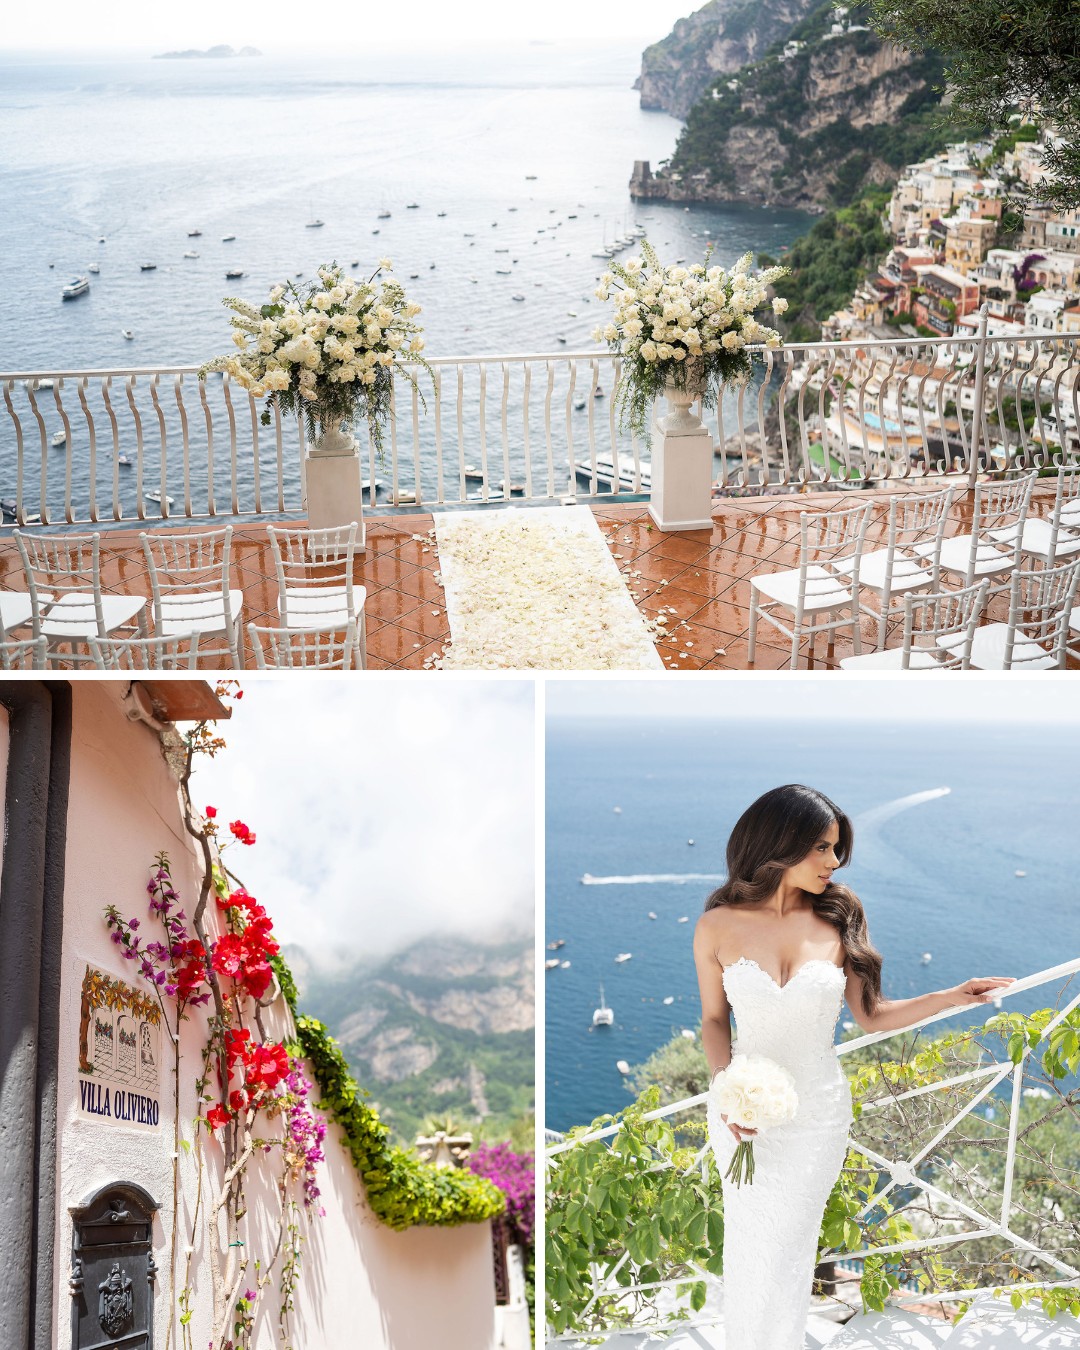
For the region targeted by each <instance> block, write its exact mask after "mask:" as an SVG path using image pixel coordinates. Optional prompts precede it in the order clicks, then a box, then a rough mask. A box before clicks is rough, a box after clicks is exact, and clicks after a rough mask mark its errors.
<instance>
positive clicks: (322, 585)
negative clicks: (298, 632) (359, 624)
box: [266, 520, 359, 623]
mask: <svg viewBox="0 0 1080 1350" xmlns="http://www.w3.org/2000/svg"><path fill="white" fill-rule="evenodd" d="M358 528H359V526H358V524H357V522H356V521H355V520H354V521H353V522H352V523H351V524H349V525H341V526H336V527H333V528H331V529H325V530H301V529H289V528H282V527H280V526H276V525H268V526H267V527H266V529H267V533H268V534H269V536H270V548H271V551H272V553H273V555H274V570H275V572H276V573H277V583H278V613H279V615H280V617H281V621H282V623H287V622H288V618H289V609H288V601H289V593H290V592H292V593H293V594H296V593H297V592H302V591H304V590H318V589H326V588H331V587H332V588H335V589H337V588H340V589H341V590H343V591H344V593H345V597H344V604H343V605H342V608H344V609H346V610H347V612H348V613H349V614H353V613H354V612H355V609H354V598H353V584H354V583H353V559H354V557H355V554H356V534H357V530H358Z"/></svg>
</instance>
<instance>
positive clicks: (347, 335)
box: [199, 258, 429, 450]
mask: <svg viewBox="0 0 1080 1350" xmlns="http://www.w3.org/2000/svg"><path fill="white" fill-rule="evenodd" d="M392 267H393V264H392V263H391V261H390V259H389V258H383V259H381V260H380V262H379V265H378V267H377V268H376V269H375V271H374V272H373V273H372V274H371V276H370V277H369V278H368V280H367V281H359V282H357V281H354V280H353V278H352V277H350V276H346V275H345V274H344V273H343V272H342V270H341V268H340V267H338V265H337V264H336V263H332V264H330V265H329V266H326V267H320V268H319V271H318V274H317V279H315V280H312V281H311V282H309V283H308V284H307V285H306V287H304V288H303V289H301V288H300V287H298V286H296V285H295V284H294V283H293V282H291V281H286V282H284V283H282V284H281V285H280V286H275V287H274V288H273V290H271V292H270V296H269V303H267V304H265V305H263V306H261V307H260V308H258V309H256V308H255V306H254V305H250V304H248V303H247V301H245V300H238V299H235V298H233V297H231V296H226V298H225V299H224V300H223V301H222V304H224V305H227V306H228V308H229V309H231V310H233V312H234V316H233V318H231V319H230V320H229V322H230V323H231V324H232V326H233V328H234V329H235V332H234V333H233V341H234V342H235V343H236V346H237V348H238V349H239V351H238V352H237V353H236V354H234V355H230V356H218V357H215V358H214V360H212V361H208V362H207V363H206V364H205V365H204V366H202V367H201V368H200V370H199V379H200V380H202V379H205V378H206V376H207V374H208V372H209V371H212V370H223V371H225V372H226V373H227V374H228V375H229V376H231V377H232V379H234V380H236V382H237V383H238V384H240V385H242V386H243V388H245V389H247V390H249V391H250V393H251V394H253V395H254V396H255V398H262V397H263V396H264V395H265V394H272V395H273V396H274V397H275V398H276V399H277V403H278V406H279V407H280V408H281V410H282V411H283V412H286V413H303V414H304V415H305V417H306V420H307V426H308V432H309V434H310V436H311V437H312V439H313V440H314V439H316V437H317V436H318V431H317V427H316V424H321V426H322V427H323V429H324V430H325V429H328V428H330V427H335V426H338V425H339V424H341V423H349V422H351V421H352V420H353V419H354V418H355V417H356V416H357V414H358V413H359V415H360V416H361V417H366V418H367V421H368V425H369V426H370V427H371V431H372V435H373V437H374V440H375V444H376V447H377V448H379V449H380V450H381V448H382V424H383V422H384V421H385V419H386V415H387V413H388V412H389V411H390V397H391V393H392V391H393V384H394V367H395V365H401V364H402V363H405V364H417V365H421V366H423V367H424V368H425V369H429V367H428V365H427V362H426V361H425V360H424V358H423V356H421V354H420V353H421V352H422V351H423V348H424V340H423V338H422V337H421V331H422V330H421V328H420V326H419V324H417V323H416V322H415V319H416V316H417V315H418V314H419V313H420V306H419V305H417V304H414V303H413V302H411V301H409V300H406V298H405V292H404V290H403V289H402V286H401V284H400V282H398V281H397V280H395V278H394V277H393V275H391V271H392ZM383 273H386V274H387V275H386V276H384V277H383V278H382V280H381V281H380V280H378V278H379V277H380V276H381V274H383ZM405 374H406V377H407V378H408V379H409V380H410V381H411V382H412V383H413V384H414V385H415V379H414V377H413V375H412V373H411V372H410V371H406V372H405ZM262 422H263V425H264V426H269V424H270V410H269V409H268V408H267V409H264V410H263V414H262Z"/></svg>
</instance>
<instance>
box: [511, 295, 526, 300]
mask: <svg viewBox="0 0 1080 1350" xmlns="http://www.w3.org/2000/svg"><path fill="white" fill-rule="evenodd" d="M510 299H511V300H524V299H525V297H524V296H523V295H512V296H511V297H510Z"/></svg>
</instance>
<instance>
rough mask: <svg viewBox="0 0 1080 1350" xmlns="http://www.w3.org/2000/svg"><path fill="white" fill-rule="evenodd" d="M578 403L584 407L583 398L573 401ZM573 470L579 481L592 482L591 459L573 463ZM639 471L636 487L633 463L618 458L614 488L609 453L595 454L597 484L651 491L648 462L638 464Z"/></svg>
mask: <svg viewBox="0 0 1080 1350" xmlns="http://www.w3.org/2000/svg"><path fill="white" fill-rule="evenodd" d="M579 403H580V405H581V407H582V408H584V407H585V400H584V399H580V400H578V401H577V402H575V403H574V407H575V408H577V407H578V404H579ZM574 472H575V473H576V474H577V476H578V478H579V479H581V481H582V482H583V483H591V482H592V476H593V471H592V463H591V461H585V462H584V463H580V464H575V465H574ZM639 472H640V481H641V487H640V488H638V487H636V486H635V482H634V465H633V463H632V462H631V461H630V460H626V461H623V460H620V461H619V481H618V486H617V488H616V487H615V486H614V478H615V461H614V460H613V459H612V458H611V456H610V455H597V456H596V482H597V484H598V485H601V484H602V485H604V486H606V487H608V488H609V489H612V490H614V491H619V492H638V491H640V492H651V491H652V468H651V466H650V465H648V464H642V465H640V466H639Z"/></svg>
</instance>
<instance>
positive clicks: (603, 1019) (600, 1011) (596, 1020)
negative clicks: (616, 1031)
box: [592, 985, 615, 1027]
mask: <svg viewBox="0 0 1080 1350" xmlns="http://www.w3.org/2000/svg"><path fill="white" fill-rule="evenodd" d="M614 1022H615V1012H614V1009H612V1008H609V1007H608V1005H607V999H605V998H604V986H603V985H601V986H600V1006H599V1008H597V1009H596V1010H595V1011H594V1012H593V1015H592V1024H593V1026H594V1027H610V1026H612V1025H613V1024H614Z"/></svg>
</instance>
